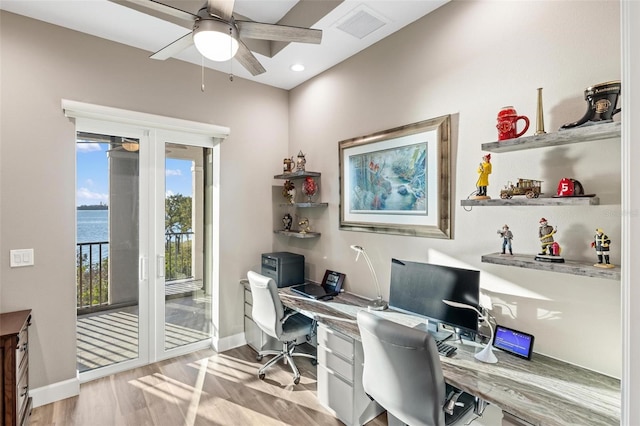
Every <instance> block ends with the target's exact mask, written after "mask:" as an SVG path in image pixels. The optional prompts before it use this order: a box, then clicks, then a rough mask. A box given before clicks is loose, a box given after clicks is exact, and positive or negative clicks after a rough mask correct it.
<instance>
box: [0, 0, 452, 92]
mask: <svg viewBox="0 0 640 426" xmlns="http://www.w3.org/2000/svg"><path fill="white" fill-rule="evenodd" d="M159 1H160V2H162V3H171V5H172V6H174V7H178V8H181V9H183V10H186V11H188V12H191V13H194V14H195V13H197V11H198V10H197V9H199V7H201V6H202V5H204V3H206V1H205V0H202V1H201V2H194V1H190V0H159ZM302 1H305V2H323V1H324V2H327V1H329V0H302ZM448 1H449V0H344V1H342V2H341V3H340V0H338V1H336V3H339V4H338V6H337V7H335V8H334V9H333V10H332V11H330V12H329V13H328V14H326V15H325V16H324V17H322V18H320V20H318V21H317V22H316V23H315V24H313V25H311V27H312V28H316V29H321V30H323V36H322V43H321V44H320V45H313V44H303V43H290V44H288V45H287V46H286V47H285V48H284V49H282V50H281V51H280V52H278V53H277V54H276V55H275V56H274V57H272V58H270V57H268V56H264V55H261V54H260V53H255V56H256V57H257V58H258V60H259V61H260V63H262V65H263V66H264V68H266V70H267V72H266V73H264V74H261V75H258V76H255V77H253V76H251V74H250V73H249V72H247V71H246V70H245V69H244V68H243V67H242V66H241V65H240V64H239V63H238V62H236V61H235V60H232V61H231V62H222V63H220V62H213V61H209V60H206V59H205V60H204V65H205V67H207V68H211V69H215V70H218V71H221V72H225V73H232V74H233V75H235V76H238V77H242V78H246V79H249V80H253V81H257V82H260V83H264V84H267V85H270V86H274V87H279V88H283V89H292V88H294V87H296V86H297V85H299V84H301V83H303V82H304V81H306V80H308V79H310V78H312V77H313V76H315V75H318V74H320V73H321V72H323V71H325V70H327V69H329V68H331V67H332V66H334V65H336V64H338V63H340V62H342V61H343V60H345V59H347V58H349V57H350V56H353V55H355V54H356V53H358V52H360V51H361V50H363V49H365V48H367V47H369V46H371V45H372V44H374V43H376V42H377V41H379V40H381V39H383V38H385V37H387V36H388V35H390V34H393V33H394V32H396V31H398V30H399V29H401V28H403V27H404V26H406V25H408V24H410V23H411V22H413V21H415V20H417V19H419V18H421V17H423V16H424V15H426V14H428V13H430V12H431V11H433V10H435V9H437V8H438V7H440V6H442V5H443V4H445V3H447V2H448ZM297 3H298V0H236V2H235V6H234V14H240V15H243V16H244V17H247V18H249V19H251V20H254V21H257V22H265V23H277V22H278V21H279V20H280V19H281V18H282V17H283V16H284V15H285V14H286V13H287V12H289V10H290V9H291V8H293V7H294V6H296V4H297ZM198 5H199V6H198ZM361 8H364V10H365V11H366V12H367V13H368V14H370V15H372V16H374V17H375V18H377V19H379V20H381V21H383V22H384V23H385V25H383V26H382V27H380V28H378V29H376V30H375V31H373V32H372V33H370V34H369V35H367V36H365V37H364V38H362V39H359V38H356V37H354V36H352V35H350V34H347V33H346V32H344V31H342V30H340V29H338V28H337V25H338V24H340V23H342V22H344V20H345V18H346V17H348V16H351V14H352V13H354V12H355V11H358V10H360V9H361ZM0 9H4V10H6V11H9V12H13V13H16V14H19V15H24V16H28V17H31V18H34V19H38V20H41V21H45V22H49V23H51V24H55V25H59V26H62V27H66V28H70V29H73V30H76V31H80V32H83V33H87V34H91V35H94V36H97V37H101V38H105V39H108V40H112V41H115V42H118V43H122V44H126V45H129V46H133V47H137V48H139V49H143V50H145V51H146V52H148V54H149V55H150V54H152V53H154V52H156V51H158V50H160V49H161V48H162V47H164V46H166V45H168V44H169V43H171V42H173V41H174V40H176V39H178V38H180V37H182V36H183V35H185V34H187V33H188V32H189V31H190V30H189V29H186V28H185V27H184V26H181V25H177V24H174V23H171V22H168V21H165V20H163V19H159V18H158V17H154V16H150V15H148V14H145V13H142V12H138V11H136V10H133V9H130V8H128V7H125V6H122V5H119V4H117V3H114V2H111V1H109V0H0ZM158 16H160V15H158ZM290 25H294V24H290ZM298 26H306V25H298ZM146 54H147V53H145V55H146ZM176 59H179V60H183V61H187V62H191V63H194V64H197V65H200V64H202V57H201V55H200V54H199V53H198V52H197V50H196V49H195V47H193V46H191V47H189V48H187V49H186V50H184V51H182V53H180V54H179V55H177V56H176ZM149 60H150V61H152V60H153V59H149ZM169 60H172V59H169ZM294 63H301V64H303V65H304V66H305V70H304V71H302V72H293V71H291V70H290V66H291V65H293V64H294Z"/></svg>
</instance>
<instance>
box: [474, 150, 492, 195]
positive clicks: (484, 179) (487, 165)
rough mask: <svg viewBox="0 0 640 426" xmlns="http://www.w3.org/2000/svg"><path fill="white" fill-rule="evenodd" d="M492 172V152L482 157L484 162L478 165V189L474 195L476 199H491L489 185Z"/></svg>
mask: <svg viewBox="0 0 640 426" xmlns="http://www.w3.org/2000/svg"><path fill="white" fill-rule="evenodd" d="M490 174H491V154H487V155H485V156H483V157H482V163H480V165H479V166H478V181H477V182H476V187H477V188H478V191H477V192H476V196H475V197H474V198H475V199H476V200H487V199H490V198H491V197H489V196H488V195H487V186H489V175H490Z"/></svg>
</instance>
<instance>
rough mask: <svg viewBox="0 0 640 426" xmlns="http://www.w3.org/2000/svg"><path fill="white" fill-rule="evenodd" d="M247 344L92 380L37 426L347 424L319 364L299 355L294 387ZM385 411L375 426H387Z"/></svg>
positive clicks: (285, 372) (44, 411) (35, 419)
mask: <svg viewBox="0 0 640 426" xmlns="http://www.w3.org/2000/svg"><path fill="white" fill-rule="evenodd" d="M255 355H256V354H255V352H254V351H253V350H252V349H250V348H249V347H248V346H243V347H240V348H237V349H233V350H230V351H227V352H224V353H220V354H218V353H216V352H215V351H213V350H203V351H198V352H194V353H192V354H189V355H184V356H181V357H177V358H173V359H170V360H166V361H161V362H158V363H155V364H152V365H148V366H145V367H141V368H137V369H135V370H130V371H126V372H123V373H119V374H115V375H113V376H109V377H105V378H102V379H98V380H94V381H92V382H88V383H84V384H82V385H81V386H80V395H79V396H76V397H73V398H68V399H65V400H62V401H57V402H55V403H53V404H48V405H44V406H41V407H37V408H34V409H33V411H32V414H31V421H30V425H31V426H41V425H60V426H62V425H64V426H71V425H77V426H116V425H117V426H125V425H132V426H133V425H135V426H143V425H154V426H182V425H184V426H193V425H216V426H217V425H221V426H222V425H260V426H262V425H310V426H313V425H322V426H325V425H326V426H329V425H336V426H338V425H342V423H341V422H340V421H339V420H337V419H336V418H335V417H333V415H331V414H330V413H329V412H327V411H326V410H325V409H324V408H323V407H322V406H321V405H320V403H319V402H318V400H317V398H316V367H315V366H313V365H311V363H310V360H308V359H305V358H297V359H296V365H297V366H298V368H299V369H300V372H301V374H302V377H301V379H300V383H299V384H298V385H293V379H292V374H291V371H290V370H289V366H287V365H284V364H282V363H278V365H277V366H275V367H273V368H271V369H269V370H268V371H267V376H266V378H265V380H259V379H258V377H257V374H256V373H257V369H258V367H259V366H260V365H261V364H262V363H263V362H265V361H264V360H263V361H262V362H258V361H256V359H255ZM386 423H387V422H386V415H384V414H382V415H381V416H379V417H378V418H376V419H374V420H373V421H371V422H370V423H369V426H382V425H386Z"/></svg>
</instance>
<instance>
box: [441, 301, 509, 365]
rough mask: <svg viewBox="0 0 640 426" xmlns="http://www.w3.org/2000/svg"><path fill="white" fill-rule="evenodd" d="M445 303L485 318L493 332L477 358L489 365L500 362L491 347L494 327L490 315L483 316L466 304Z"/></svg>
mask: <svg viewBox="0 0 640 426" xmlns="http://www.w3.org/2000/svg"><path fill="white" fill-rule="evenodd" d="M443 302H444V303H446V304H447V305H449V306H453V307H454V308H463V309H471V310H472V311H476V312H477V313H478V315H480V316H481V317H482V318H484V320H485V321H486V323H487V324H489V329H490V330H491V338H490V339H489V342H488V343H487V345H486V346H485V347H484V349H483V350H481V351H480V352H478V353H477V354H476V355H475V358H476V359H477V360H478V361H482V362H486V363H489V364H495V363H496V362H498V358H496V356H495V354H494V353H493V347H492V345H491V343H492V342H493V326H492V325H491V322H490V321H489V315H488V314H487V315H483V314H482V313H481V312H480V311H479V310H478V309H477V308H476V307H475V306H471V305H467V304H465V303H460V302H454V301H452V300H443Z"/></svg>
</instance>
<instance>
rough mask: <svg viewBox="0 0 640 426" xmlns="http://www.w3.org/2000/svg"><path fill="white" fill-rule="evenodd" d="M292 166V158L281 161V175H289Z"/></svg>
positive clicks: (293, 164)
mask: <svg viewBox="0 0 640 426" xmlns="http://www.w3.org/2000/svg"><path fill="white" fill-rule="evenodd" d="M294 166H295V163H294V162H293V157H291V158H285V159H284V160H282V173H284V174H285V175H286V174H289V173H291V172H292V171H293V167H294Z"/></svg>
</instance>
